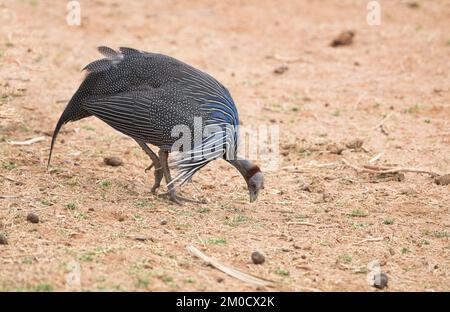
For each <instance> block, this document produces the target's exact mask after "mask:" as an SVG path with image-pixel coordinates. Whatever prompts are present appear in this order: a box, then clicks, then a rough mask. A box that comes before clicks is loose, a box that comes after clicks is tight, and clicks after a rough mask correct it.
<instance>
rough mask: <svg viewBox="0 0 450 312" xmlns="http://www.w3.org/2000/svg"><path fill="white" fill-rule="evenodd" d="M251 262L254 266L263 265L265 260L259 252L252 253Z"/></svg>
mask: <svg viewBox="0 0 450 312" xmlns="http://www.w3.org/2000/svg"><path fill="white" fill-rule="evenodd" d="M252 261H253V263H254V264H263V263H264V261H266V259H265V258H264V256H263V255H262V254H261V253H260V252H258V251H254V252H252Z"/></svg>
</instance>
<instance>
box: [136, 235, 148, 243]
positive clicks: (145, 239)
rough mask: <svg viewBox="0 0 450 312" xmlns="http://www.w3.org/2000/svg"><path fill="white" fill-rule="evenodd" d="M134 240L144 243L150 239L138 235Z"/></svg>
mask: <svg viewBox="0 0 450 312" xmlns="http://www.w3.org/2000/svg"><path fill="white" fill-rule="evenodd" d="M134 239H135V240H137V241H140V242H145V241H148V240H150V241H151V240H152V239H151V238H150V237H147V236H143V235H138V236H136V237H135V238H134Z"/></svg>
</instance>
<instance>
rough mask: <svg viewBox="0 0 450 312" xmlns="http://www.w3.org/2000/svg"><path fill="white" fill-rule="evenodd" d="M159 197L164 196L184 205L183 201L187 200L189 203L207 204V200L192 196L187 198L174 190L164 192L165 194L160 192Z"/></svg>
mask: <svg viewBox="0 0 450 312" xmlns="http://www.w3.org/2000/svg"><path fill="white" fill-rule="evenodd" d="M158 196H159V197H164V198H167V197H168V198H169V200H170V201H172V202H174V203H176V204H178V205H183V202H187V203H195V204H206V203H207V201H206V200H204V199H203V200H197V199H191V198H186V197H183V196H179V195H177V194H176V193H175V192H174V191H169V193H164V194H159V195H158Z"/></svg>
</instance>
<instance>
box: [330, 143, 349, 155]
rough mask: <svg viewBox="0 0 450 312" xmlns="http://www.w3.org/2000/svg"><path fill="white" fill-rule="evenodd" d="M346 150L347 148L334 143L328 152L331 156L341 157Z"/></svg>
mask: <svg viewBox="0 0 450 312" xmlns="http://www.w3.org/2000/svg"><path fill="white" fill-rule="evenodd" d="M344 150H345V146H344V145H342V144H339V143H332V144H330V145H328V146H327V151H329V152H330V153H331V154H336V155H341V154H342V152H343V151H344Z"/></svg>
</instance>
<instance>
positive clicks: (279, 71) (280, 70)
mask: <svg viewBox="0 0 450 312" xmlns="http://www.w3.org/2000/svg"><path fill="white" fill-rule="evenodd" d="M288 69H289V67H287V66H285V65H283V66H279V67H277V68H275V69H274V70H273V72H274V73H275V74H277V75H282V74H284V73H285V72H286V71H287V70H288Z"/></svg>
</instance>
